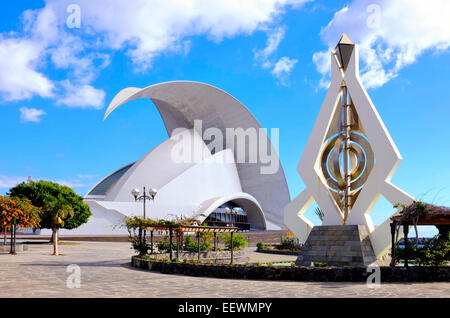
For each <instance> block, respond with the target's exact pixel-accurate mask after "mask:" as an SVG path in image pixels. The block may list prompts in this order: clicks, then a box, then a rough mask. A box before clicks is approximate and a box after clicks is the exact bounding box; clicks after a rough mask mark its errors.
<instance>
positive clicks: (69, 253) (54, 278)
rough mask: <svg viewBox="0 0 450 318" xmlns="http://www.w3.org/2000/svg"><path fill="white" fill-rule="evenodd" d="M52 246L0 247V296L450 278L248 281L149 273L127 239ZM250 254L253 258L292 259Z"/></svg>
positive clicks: (249, 291)
mask: <svg viewBox="0 0 450 318" xmlns="http://www.w3.org/2000/svg"><path fill="white" fill-rule="evenodd" d="M247 251H250V249H248V250H247ZM51 252H52V247H51V246H50V245H32V246H30V248H29V250H28V251H25V252H20V253H18V254H17V255H15V256H13V255H9V254H6V253H0V297H183V298H194V297H238V298H239V297H388V298H391V297H450V283H415V284H411V283H405V284H403V283H396V284H387V283H386V284H382V285H381V287H380V288H378V289H370V288H368V287H367V285H366V284H363V283H319V282H317V283H315V282H286V281H284V282H275V281H250V280H230V279H215V278H202V277H188V276H179V275H165V274H160V273H153V272H148V271H143V270H138V269H134V268H131V267H129V265H128V264H129V262H130V257H131V255H132V254H133V251H132V250H131V249H130V245H129V244H128V243H104V242H80V243H70V244H67V245H61V246H60V253H62V254H63V255H61V256H53V255H50V254H51ZM249 254H250V257H251V260H252V261H257V260H259V261H261V262H263V261H264V262H265V261H269V260H272V261H281V260H292V259H293V257H289V256H288V257H286V256H279V255H276V256H275V255H264V254H259V253H258V254H256V253H253V252H251V251H250V252H249ZM258 255H263V256H258ZM294 258H295V257H294ZM70 264H77V265H79V266H80V269H81V287H80V288H72V289H70V288H67V285H66V282H67V278H68V277H69V275H71V272H67V266H68V265H70Z"/></svg>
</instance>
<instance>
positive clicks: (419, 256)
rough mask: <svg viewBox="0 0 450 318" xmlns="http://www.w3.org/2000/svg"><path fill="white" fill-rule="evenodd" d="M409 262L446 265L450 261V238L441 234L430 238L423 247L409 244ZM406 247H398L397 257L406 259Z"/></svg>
mask: <svg viewBox="0 0 450 318" xmlns="http://www.w3.org/2000/svg"><path fill="white" fill-rule="evenodd" d="M407 249H408V262H409V261H411V262H413V263H417V264H418V265H419V266H422V265H425V266H445V265H446V263H447V262H449V261H450V238H449V237H446V238H444V237H442V236H441V235H440V234H438V235H436V236H435V237H433V238H432V239H430V240H428V241H427V242H426V243H425V244H424V246H423V247H413V246H412V244H411V243H408V245H407ZM405 251H406V250H405V248H400V247H397V249H396V259H397V260H404V259H405Z"/></svg>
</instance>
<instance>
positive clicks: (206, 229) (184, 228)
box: [143, 225, 239, 263]
mask: <svg viewBox="0 0 450 318" xmlns="http://www.w3.org/2000/svg"><path fill="white" fill-rule="evenodd" d="M143 230H146V231H149V232H150V254H153V232H154V231H157V232H168V233H169V258H170V260H172V258H173V257H172V256H173V251H172V238H173V232H174V231H176V232H177V235H176V238H177V257H178V255H179V253H180V233H181V232H183V233H186V232H188V233H189V232H191V233H198V235H197V244H198V259H200V233H214V251H217V233H230V235H231V246H230V247H231V263H233V233H234V232H237V231H238V230H239V228H237V227H232V226H200V225H179V226H168V225H152V226H148V227H145V228H143Z"/></svg>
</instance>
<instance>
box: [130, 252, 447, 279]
mask: <svg viewBox="0 0 450 318" xmlns="http://www.w3.org/2000/svg"><path fill="white" fill-rule="evenodd" d="M131 266H132V267H136V268H141V269H145V270H149V271H156V272H160V273H163V274H178V275H187V276H196V277H214V278H229V279H258V280H281V281H285V280H287V281H314V282H366V281H367V279H368V278H369V276H370V275H372V273H373V271H372V270H369V271H367V270H366V268H364V267H287V266H286V267H284V266H283V267H274V266H255V265H206V264H190V263H168V262H154V261H148V260H144V259H141V258H139V257H136V256H132V257H131ZM380 273H381V282H450V267H449V266H446V267H421V266H417V267H409V268H405V267H394V268H391V267H386V266H383V267H380Z"/></svg>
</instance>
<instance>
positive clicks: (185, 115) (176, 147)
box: [77, 81, 290, 234]
mask: <svg viewBox="0 0 450 318" xmlns="http://www.w3.org/2000/svg"><path fill="white" fill-rule="evenodd" d="M136 98H149V99H150V100H151V101H152V102H153V103H154V104H155V106H156V107H157V108H158V110H159V112H160V114H161V117H162V119H163V121H164V124H165V126H166V129H167V132H168V135H169V138H168V139H167V140H165V141H164V142H162V143H161V144H159V145H158V146H157V147H155V148H154V149H152V150H150V151H149V152H148V153H147V154H146V155H144V156H143V157H142V158H141V159H139V160H138V161H136V162H134V163H131V164H128V165H126V166H124V167H122V168H120V169H118V170H116V171H114V172H113V173H111V174H110V175H108V176H106V177H105V178H104V179H103V180H101V181H100V182H99V183H98V184H97V185H95V186H94V187H93V188H92V189H91V190H90V191H89V192H88V194H87V195H86V197H85V202H86V203H87V204H89V205H90V207H91V211H92V212H93V215H92V217H91V218H92V220H91V221H89V222H88V224H85V225H83V226H81V227H80V228H79V229H77V232H78V233H97V234H111V232H112V231H111V228H112V226H113V225H117V224H120V223H121V219H122V218H123V216H125V215H127V216H130V215H142V202H135V199H134V197H133V196H132V195H131V189H134V188H139V189H142V186H147V187H149V186H151V187H154V188H156V189H158V193H157V195H156V197H155V199H154V200H153V201H148V202H147V205H146V211H147V217H151V218H154V219H167V218H172V217H175V216H178V217H179V216H183V217H196V218H197V219H199V220H201V221H203V220H205V219H206V218H207V217H208V215H210V214H211V213H212V212H214V211H216V212H217V209H222V208H223V206H224V205H227V204H231V205H232V206H236V207H240V208H241V209H242V211H245V214H246V220H247V222H248V224H250V229H279V228H284V226H283V224H282V220H283V218H282V211H283V206H284V205H286V204H287V203H288V202H289V201H290V197H289V192H288V187H287V183H286V179H285V176H284V172H283V169H282V167H281V164H280V162H279V158H278V155H277V153H276V151H275V148H274V147H273V146H272V143H271V142H270V140H269V138H268V136H267V134H266V132H265V130H263V129H260V128H261V126H260V124H259V123H258V121H257V120H256V119H255V118H254V117H253V116H252V114H251V113H250V112H249V111H248V110H247V109H246V108H245V107H244V106H243V105H242V104H241V103H240V102H239V101H237V100H236V99H235V98H233V97H232V96H231V95H229V94H227V93H225V92H224V91H222V90H220V89H217V88H215V87H213V86H210V85H206V84H203V83H197V82H185V81H183V82H167V83H161V84H156V85H152V86H149V87H146V88H143V89H139V88H133V87H131V88H126V89H124V90H122V91H121V92H119V93H118V94H117V95H116V96H115V97H114V99H113V101H112V102H111V104H110V105H109V107H108V109H107V110H106V113H105V117H104V119H105V118H106V117H108V115H109V114H111V112H112V111H113V110H114V109H116V108H117V107H119V106H120V105H122V104H124V103H126V102H128V101H131V100H133V99H136ZM198 120H200V121H201V125H200V126H198V125H197V123H198V122H197V121H198ZM209 128H211V129H215V131H218V132H220V134H219V135H220V138H222V139H223V140H222V142H221V143H220V144H221V146H222V147H221V148H220V147H217V143H215V145H214V146H212V144H213V143H212V142H211V140H210V138H211V136H210V135H208V132H207V131H208V129H209ZM228 128H231V129H236V128H240V129H241V130H242V131H247V130H248V129H249V128H250V130H253V131H255V132H257V134H256V135H254V136H256V138H257V140H253V141H252V142H256V143H257V144H258V147H265V148H266V151H261V150H260V149H258V156H257V157H256V160H254V157H253V160H250V159H251V158H250V157H251V156H252V154H251V151H250V145H249V144H250V142H249V139H246V137H245V136H244V138H243V139H242V140H241V142H240V141H239V140H238V141H236V140H234V139H233V140H230V138H229V137H228V136H227V129H228ZM205 131H206V133H205ZM244 135H245V134H244ZM215 137H217V135H215V136H214V138H215ZM242 141H243V142H242ZM242 147H244V148H245V149H244V154H245V156H242ZM247 148H248V149H247ZM262 149H264V148H262ZM252 150H254V149H252ZM180 151H181V153H188V154H195V155H194V157H195V160H185V161H184V160H181V161H180V160H178V159H179V158H177V154H178V153H180ZM239 151H241V153H240V154H239ZM262 152H263V153H268V154H270V158H269V157H264V156H261V153H262ZM261 157H262V158H261ZM238 159H239V160H238ZM242 159H244V160H242ZM267 159H270V160H271V162H269V161H268V160H267ZM269 165H271V166H270V167H268V166H269ZM273 166H275V167H276V168H277V169H273V171H270V170H271V169H272V168H273ZM268 168H271V169H268ZM268 171H269V172H270V173H267V172H268ZM112 233H117V231H113V232H112Z"/></svg>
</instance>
